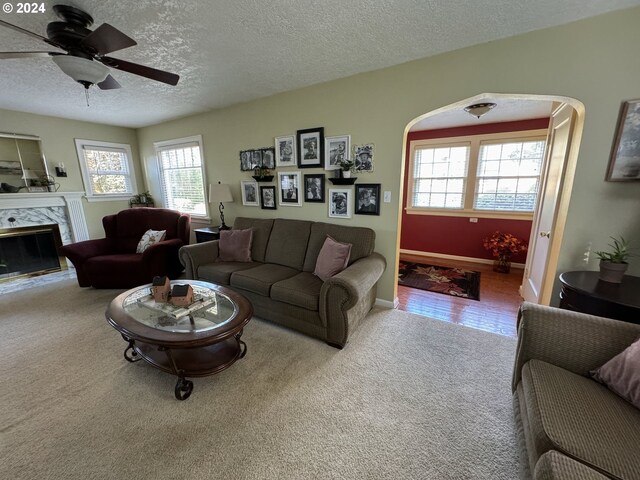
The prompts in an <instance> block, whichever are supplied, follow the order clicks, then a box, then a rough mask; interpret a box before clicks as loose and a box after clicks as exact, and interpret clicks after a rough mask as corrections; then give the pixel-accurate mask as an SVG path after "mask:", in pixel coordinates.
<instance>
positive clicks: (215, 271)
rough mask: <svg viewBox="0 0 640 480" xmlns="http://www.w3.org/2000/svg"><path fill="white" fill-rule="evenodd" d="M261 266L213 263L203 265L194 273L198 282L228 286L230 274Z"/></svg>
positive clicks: (244, 263)
mask: <svg viewBox="0 0 640 480" xmlns="http://www.w3.org/2000/svg"><path fill="white" fill-rule="evenodd" d="M259 265H261V264H260V263H256V262H215V263H205V264H203V265H200V266H199V267H198V271H197V273H196V275H197V278H198V279H199V280H206V281H207V282H212V283H216V284H218V285H229V283H230V282H231V274H232V273H233V272H238V271H240V270H247V269H248V268H253V267H257V266H259Z"/></svg>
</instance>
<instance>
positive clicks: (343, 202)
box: [329, 188, 353, 218]
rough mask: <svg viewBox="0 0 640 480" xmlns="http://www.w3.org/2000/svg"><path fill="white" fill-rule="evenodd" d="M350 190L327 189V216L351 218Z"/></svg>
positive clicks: (351, 201)
mask: <svg viewBox="0 0 640 480" xmlns="http://www.w3.org/2000/svg"><path fill="white" fill-rule="evenodd" d="M351 195H352V193H351V190H349V189H347V188H330V189H329V216H330V217H333V218H351V210H352V204H353V200H352V199H351Z"/></svg>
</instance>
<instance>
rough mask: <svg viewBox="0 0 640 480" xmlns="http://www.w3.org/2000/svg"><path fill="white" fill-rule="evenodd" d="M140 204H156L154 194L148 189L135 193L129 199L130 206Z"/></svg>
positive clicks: (147, 205) (146, 205)
mask: <svg viewBox="0 0 640 480" xmlns="http://www.w3.org/2000/svg"><path fill="white" fill-rule="evenodd" d="M140 205H143V206H145V207H149V206H153V205H154V201H153V196H152V195H151V194H150V193H149V191H148V190H147V191H144V192H142V193H139V194H137V195H134V196H133V197H131V199H130V200H129V206H130V207H134V206H140Z"/></svg>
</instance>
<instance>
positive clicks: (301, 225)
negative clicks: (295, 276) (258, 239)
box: [265, 218, 324, 271]
mask: <svg viewBox="0 0 640 480" xmlns="http://www.w3.org/2000/svg"><path fill="white" fill-rule="evenodd" d="M311 224H312V222H308V221H306V220H285V219H282V218H277V219H276V220H275V221H274V222H273V229H272V230H271V237H269V244H268V245H267V253H266V255H265V262H266V263H275V264H278V265H284V266H285V267H291V268H295V269H296V270H298V271H301V270H302V265H303V264H304V259H305V254H306V252H307V243H308V242H309V232H310V231H311ZM322 241H323V242H324V238H323V239H322ZM310 271H313V269H311V270H310Z"/></svg>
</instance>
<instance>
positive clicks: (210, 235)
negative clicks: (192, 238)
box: [194, 227, 220, 243]
mask: <svg viewBox="0 0 640 480" xmlns="http://www.w3.org/2000/svg"><path fill="white" fill-rule="evenodd" d="M194 232H195V234H196V242H198V243H202V242H210V241H211V240H220V229H219V228H218V227H203V228H196V229H195V230H194Z"/></svg>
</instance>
